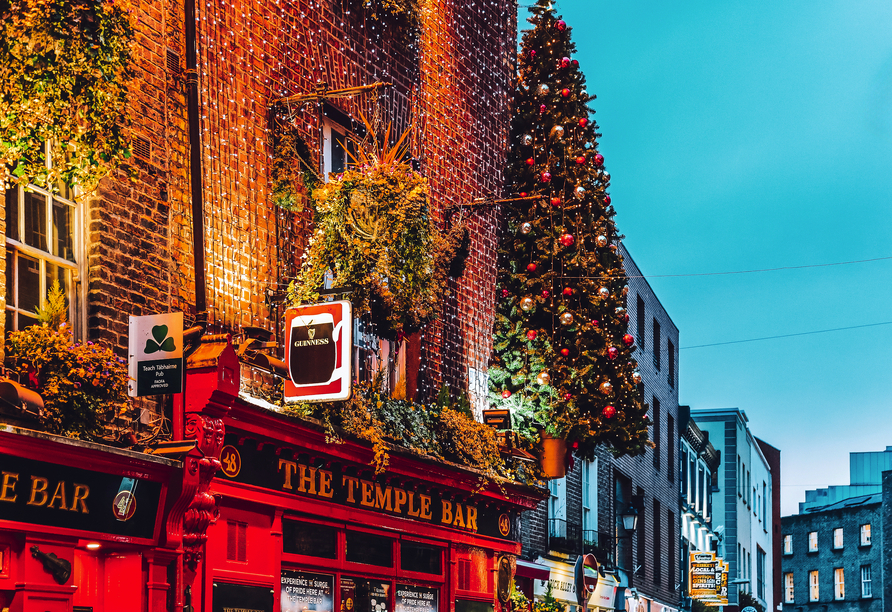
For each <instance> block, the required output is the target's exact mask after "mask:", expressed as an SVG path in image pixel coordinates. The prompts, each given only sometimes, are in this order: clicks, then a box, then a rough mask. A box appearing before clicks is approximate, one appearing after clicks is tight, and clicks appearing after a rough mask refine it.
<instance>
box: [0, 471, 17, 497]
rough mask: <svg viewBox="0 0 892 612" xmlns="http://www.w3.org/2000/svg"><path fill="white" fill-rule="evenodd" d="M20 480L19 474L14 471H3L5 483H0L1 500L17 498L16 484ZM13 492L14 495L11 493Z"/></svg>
mask: <svg viewBox="0 0 892 612" xmlns="http://www.w3.org/2000/svg"><path fill="white" fill-rule="evenodd" d="M18 481H19V475H18V474H13V473H12V472H3V484H2V485H0V501H5V502H14V501H15V498H16V492H15V485H16V483H17V482H18ZM10 493H12V497H10V496H9V494H10Z"/></svg>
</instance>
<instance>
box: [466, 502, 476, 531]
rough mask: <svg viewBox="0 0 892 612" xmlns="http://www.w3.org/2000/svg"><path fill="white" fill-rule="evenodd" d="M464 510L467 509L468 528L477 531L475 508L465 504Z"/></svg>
mask: <svg viewBox="0 0 892 612" xmlns="http://www.w3.org/2000/svg"><path fill="white" fill-rule="evenodd" d="M465 510H466V511H467V512H466V515H467V518H468V529H470V530H471V531H473V532H474V533H477V508H476V507H474V506H465Z"/></svg>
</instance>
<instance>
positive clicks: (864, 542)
mask: <svg viewBox="0 0 892 612" xmlns="http://www.w3.org/2000/svg"><path fill="white" fill-rule="evenodd" d="M859 541H860V543H861V546H870V523H865V524H863V525H861V538H860V540H859Z"/></svg>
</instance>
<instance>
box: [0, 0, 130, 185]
mask: <svg viewBox="0 0 892 612" xmlns="http://www.w3.org/2000/svg"><path fill="white" fill-rule="evenodd" d="M129 13H130V9H129V7H127V6H125V5H123V4H122V3H121V2H120V1H116V2H112V1H110V0H0V19H2V25H0V28H2V35H0V82H2V83H3V87H2V89H0V163H4V164H7V165H8V166H9V167H10V171H11V173H12V175H13V180H14V181H15V182H18V183H33V184H36V185H39V186H41V187H45V188H48V189H51V190H52V189H54V187H55V185H57V184H58V183H59V182H60V181H62V182H64V183H67V184H68V185H71V186H78V187H80V188H81V190H83V191H92V190H93V189H95V187H96V185H97V184H98V182H99V180H100V179H101V178H102V177H104V176H105V175H107V174H108V173H109V172H110V171H112V170H113V169H114V168H115V167H116V166H117V164H118V163H119V162H120V161H121V160H123V159H127V158H129V157H130V148H129V135H128V132H129V126H130V117H129V114H128V104H129V100H128V93H129V90H128V82H129V81H130V79H131V78H132V76H133V67H132V50H131V44H132V42H133V36H134V31H133V24H132V22H131V19H130V15H129ZM46 142H50V143H52V144H53V150H54V159H53V160H52V164H51V165H50V166H51V168H48V164H47V160H46V155H45V147H44V144H45V143H46Z"/></svg>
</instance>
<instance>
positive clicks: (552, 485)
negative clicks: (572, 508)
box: [548, 476, 567, 521]
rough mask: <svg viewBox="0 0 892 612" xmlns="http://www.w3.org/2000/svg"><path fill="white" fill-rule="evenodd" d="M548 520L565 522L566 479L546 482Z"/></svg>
mask: <svg viewBox="0 0 892 612" xmlns="http://www.w3.org/2000/svg"><path fill="white" fill-rule="evenodd" d="M548 491H549V493H550V495H549V498H548V518H550V519H560V520H563V521H566V520H567V477H566V476H564V477H563V478H555V479H553V480H549V481H548Z"/></svg>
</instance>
